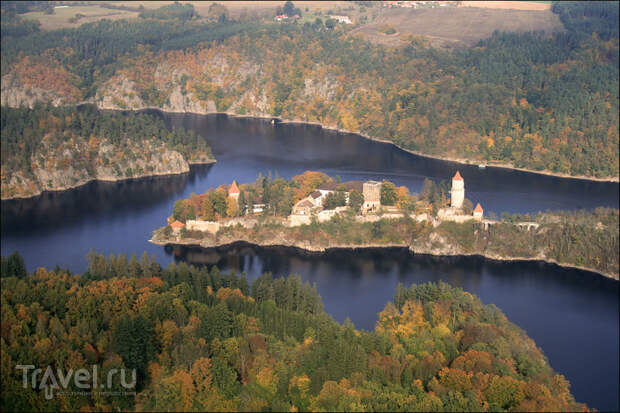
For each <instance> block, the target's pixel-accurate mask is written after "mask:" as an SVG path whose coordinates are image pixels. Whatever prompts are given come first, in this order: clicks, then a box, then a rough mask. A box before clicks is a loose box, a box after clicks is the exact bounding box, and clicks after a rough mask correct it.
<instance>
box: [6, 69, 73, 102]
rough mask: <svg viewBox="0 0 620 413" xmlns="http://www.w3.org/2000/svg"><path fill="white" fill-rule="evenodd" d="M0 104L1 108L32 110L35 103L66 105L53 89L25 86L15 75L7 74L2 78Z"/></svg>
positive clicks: (63, 99) (64, 100) (62, 97)
mask: <svg viewBox="0 0 620 413" xmlns="http://www.w3.org/2000/svg"><path fill="white" fill-rule="evenodd" d="M70 100H72V99H70ZM0 102H1V103H2V106H9V107H14V108H16V107H20V106H27V107H29V108H32V107H33V106H34V104H35V103H36V102H51V103H52V104H53V105H55V106H58V105H62V104H63V103H67V99H66V98H65V97H64V96H62V95H61V94H60V93H58V91H57V90H55V89H53V88H45V87H42V86H39V85H26V84H24V82H22V81H21V80H20V79H19V78H18V76H17V75H15V74H13V73H9V74H7V75H4V76H2V87H1V93H0Z"/></svg>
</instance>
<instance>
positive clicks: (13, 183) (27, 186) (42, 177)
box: [2, 140, 212, 199]
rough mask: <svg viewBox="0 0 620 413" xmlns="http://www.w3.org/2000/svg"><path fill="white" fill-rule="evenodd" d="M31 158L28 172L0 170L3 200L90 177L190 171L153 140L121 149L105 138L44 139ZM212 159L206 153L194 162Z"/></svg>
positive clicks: (111, 178)
mask: <svg viewBox="0 0 620 413" xmlns="http://www.w3.org/2000/svg"><path fill="white" fill-rule="evenodd" d="M30 161H31V163H30V166H31V168H30V170H29V171H28V172H24V171H19V172H13V173H10V174H9V173H7V172H5V171H4V170H3V171H2V199H9V198H25V197H31V196H35V195H39V194H40V193H41V192H42V191H59V190H65V189H70V188H75V187H78V186H80V185H84V184H85V183H87V182H89V181H92V180H102V181H118V180H122V179H130V178H139V177H145V176H153V175H172V174H181V173H186V172H189V163H188V161H187V160H186V159H185V158H184V157H183V155H182V154H181V153H179V152H178V151H175V150H171V149H169V148H167V147H166V146H165V145H164V144H163V143H159V142H156V141H154V140H144V141H142V144H141V145H131V144H129V145H128V146H127V147H126V148H122V149H121V148H118V147H115V146H113V145H111V144H110V143H108V142H106V141H104V142H102V143H100V144H98V145H97V146H96V147H93V145H92V142H91V143H88V142H86V141H79V142H76V141H74V140H70V141H68V142H65V143H63V144H62V145H60V146H58V147H52V146H51V145H47V144H46V143H45V142H43V144H42V145H41V146H40V147H39V148H37V151H36V152H35V154H34V155H33V156H32V157H31V159H30ZM211 161H212V160H211V159H209V158H208V157H207V156H206V155H205V156H202V157H199V158H198V159H197V160H196V161H195V163H207V162H211Z"/></svg>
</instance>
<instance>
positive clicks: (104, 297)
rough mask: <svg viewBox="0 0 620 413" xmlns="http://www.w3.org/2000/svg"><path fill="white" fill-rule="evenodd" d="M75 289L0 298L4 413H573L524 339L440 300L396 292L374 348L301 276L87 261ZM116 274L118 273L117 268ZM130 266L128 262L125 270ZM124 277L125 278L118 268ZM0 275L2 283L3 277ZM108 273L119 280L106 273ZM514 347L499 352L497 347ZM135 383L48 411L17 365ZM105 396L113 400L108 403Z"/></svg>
mask: <svg viewBox="0 0 620 413" xmlns="http://www.w3.org/2000/svg"><path fill="white" fill-rule="evenodd" d="M89 260H90V264H89V268H88V270H87V271H86V273H85V274H83V275H82V276H77V275H72V274H68V273H67V272H65V271H63V270H57V271H47V270H45V269H42V268H41V269H39V270H37V271H36V272H35V273H33V274H31V275H28V276H23V275H22V276H13V275H11V274H8V276H7V274H5V273H4V270H3V273H2V278H1V280H0V282H1V283H2V292H1V294H2V300H1V301H0V303H1V306H2V326H3V328H2V330H1V337H2V340H1V341H0V346H1V347H0V351H1V354H2V369H1V373H0V374H1V378H2V383H3V386H2V390H1V392H0V401H1V402H2V406H3V407H4V408H5V409H8V410H14V411H33V410H80V409H102V410H117V409H122V410H157V411H169V410H175V411H189V410H203V411H204V410H209V411H239V410H251V411H258V410H261V411H290V410H299V411H307V410H313V411H317V410H320V411H336V410H346V411H384V410H389V411H417V410H424V411H446V410H450V411H454V410H470V411H507V410H508V411H511V410H515V411H542V410H562V411H568V410H581V409H583V408H584V406H583V405H580V404H577V403H576V402H575V401H574V399H573V397H572V395H571V394H570V392H569V383H568V382H567V381H566V379H565V378H564V377H563V376H561V375H558V374H555V373H554V372H553V370H552V369H551V367H550V366H549V364H548V363H547V361H546V359H545V357H544V356H543V354H542V353H541V352H540V350H539V349H538V348H537V347H536V346H535V344H534V343H533V342H532V340H531V339H529V338H528V337H527V336H526V335H525V333H524V332H523V331H522V330H521V329H519V328H518V327H516V326H515V325H513V324H511V323H510V322H509V321H507V319H506V317H505V316H504V315H503V314H502V313H501V311H500V310H499V309H498V308H497V307H495V306H493V305H490V306H484V305H482V303H481V302H480V300H479V299H477V298H475V297H473V296H472V295H471V294H469V293H466V292H464V291H463V290H461V289H458V288H454V287H451V286H449V285H447V284H443V283H440V284H424V285H412V286H411V288H408V289H407V288H405V287H403V286H402V285H399V286H398V288H397V291H396V295H395V297H394V303H395V304H392V303H388V304H387V305H386V307H385V309H384V310H383V311H382V312H381V313H379V321H378V323H377V327H376V330H375V331H373V332H367V331H360V330H357V329H355V327H354V325H353V324H352V323H351V322H350V321H348V320H347V321H345V322H344V323H343V324H338V323H336V322H335V321H334V320H333V319H332V318H331V317H330V316H328V315H327V314H326V313H325V312H324V311H323V309H322V304H321V299H320V297H319V296H318V294H317V293H316V290H315V289H314V287H310V286H309V285H308V284H307V283H306V284H304V283H302V281H301V279H300V277H299V276H289V277H287V278H278V279H274V278H273V277H271V275H269V274H266V275H263V276H262V277H259V278H258V279H257V280H255V281H253V282H252V283H251V284H250V285H248V282H247V280H246V279H245V277H244V276H243V275H242V276H241V277H239V276H237V275H235V274H232V273H229V274H221V273H220V272H219V271H218V269H217V267H213V268H211V270H208V269H207V268H206V267H201V268H197V267H194V266H188V265H186V264H185V263H180V264H174V263H173V264H170V266H169V267H168V268H164V269H162V268H161V267H160V266H159V265H157V263H156V262H154V261H153V260H149V259H148V257H146V258H144V257H143V259H142V260H140V261H141V262H140V263H137V264H135V271H136V272H135V273H134V274H131V275H130V272H131V270H130V269H129V268H127V269H125V270H123V269H120V267H118V262H119V257H118V256H117V257H110V258H107V259H106V258H104V257H103V256H101V255H98V254H95V253H91V254H90V257H89ZM120 261H121V262H126V258H125V259H123V257H121V259H120ZM136 262H137V260H136ZM127 265H128V266H131V264H127ZM3 268H4V267H3ZM114 268H116V269H114ZM508 344H509V345H508ZM18 364H20V365H28V364H32V365H35V366H39V367H42V368H44V369H45V368H47V366H51V367H52V368H53V369H54V371H56V369H59V370H60V371H63V372H64V371H66V370H68V369H69V368H71V369H74V371H75V370H77V369H79V368H89V371H91V369H90V366H92V365H93V364H95V365H98V366H99V369H98V374H99V376H98V380H97V382H98V383H106V385H107V381H106V378H107V377H108V376H107V374H108V372H109V371H110V370H111V369H113V368H116V369H123V368H129V369H136V370H137V381H136V387H135V390H136V392H137V395H136V396H132V395H131V394H129V395H123V394H122V393H121V395H120V396H119V395H115V394H113V393H109V392H114V391H120V392H122V391H125V390H126V389H125V388H123V387H122V385H121V383H120V378H119V375H118V374H117V375H116V377H114V378H113V379H112V381H111V384H112V386H111V387H106V390H108V391H109V392H88V391H86V392H85V391H80V389H78V388H77V387H75V384H74V381H73V380H70V381H69V386H68V388H66V389H65V388H62V389H60V390H62V392H61V393H57V394H55V397H53V398H52V399H50V400H46V398H45V396H44V394H43V393H44V392H43V390H42V389H41V388H39V387H35V388H31V387H30V386H27V388H24V387H23V386H22V373H21V371H19V370H18V369H16V365H18ZM111 394H112V395H111Z"/></svg>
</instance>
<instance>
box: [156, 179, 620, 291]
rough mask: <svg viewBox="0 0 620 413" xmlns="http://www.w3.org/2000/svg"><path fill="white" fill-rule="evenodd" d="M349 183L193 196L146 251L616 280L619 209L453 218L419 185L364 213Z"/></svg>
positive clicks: (260, 183)
mask: <svg viewBox="0 0 620 413" xmlns="http://www.w3.org/2000/svg"><path fill="white" fill-rule="evenodd" d="M354 183H355V181H352V182H351V183H342V184H340V185H341V187H339V183H338V182H337V181H335V180H334V179H332V178H330V177H329V176H327V175H325V174H323V173H320V172H313V171H307V172H305V173H303V174H301V175H297V176H295V177H293V178H292V179H291V180H290V181H287V180H285V179H282V178H277V177H276V178H273V177H270V176H259V177H258V178H257V180H256V182H252V183H249V184H241V185H238V186H237V184H236V183H234V184H232V185H230V186H225V185H223V186H221V187H219V188H216V189H210V190H208V191H206V192H205V193H203V194H192V195H191V197H190V198H189V199H184V200H179V201H177V202H176V203H175V206H174V210H173V211H171V216H170V218H169V219H168V225H165V226H164V227H161V228H159V229H156V230H155V231H154V232H153V237H152V239H151V242H153V243H155V244H159V245H168V244H170V245H188V246H200V247H203V248H212V247H219V246H224V245H229V244H232V243H236V242H240V241H241V242H248V243H252V244H256V245H260V246H287V247H296V248H300V249H304V250H307V251H315V252H322V251H325V250H327V249H330V248H368V247H405V248H408V249H409V250H411V251H412V252H413V253H415V254H431V255H481V256H484V257H487V258H491V259H496V260H509V261H510V260H540V261H546V262H551V263H555V264H559V265H563V266H568V267H576V268H581V269H586V270H589V271H594V272H597V273H600V274H602V275H604V276H606V277H609V278H613V279H616V280H618V278H619V269H620V263H619V255H620V240H619V235H618V227H619V225H620V221H619V211H618V210H617V209H606V208H597V209H595V210H593V211H575V212H562V211H554V212H546V213H538V214H534V215H528V214H514V215H511V214H508V213H504V214H502V216H501V217H497V216H495V214H493V213H491V214H487V215H486V216H484V217H483V215H482V214H483V212H482V208H480V210H479V211H480V212H479V215H478V216H476V214H475V210H474V211H472V210H473V203H472V202H471V201H470V200H468V199H465V201H464V203H463V207H462V208H460V210H459V211H456V210H455V209H454V208H451V207H448V205H449V202H448V200H447V199H448V194H449V192H448V186H447V185H446V184H445V182H438V183H436V182H433V181H430V180H427V181H426V182H425V184H424V187H423V188H422V191H421V193H420V194H415V193H414V194H410V193H409V191H408V190H407V188H406V187H396V186H395V185H394V184H393V183H391V182H389V181H383V182H382V183H381V193H380V198H379V203H378V205H380V206H379V207H378V208H373V209H372V210H367V209H365V205H366V204H367V203H368V201H369V199H365V195H366V194H364V193H361V192H360V191H357V190H355V189H353V190H351V191H349V192H347V188H346V187H347V186H349V188H350V187H352V186H353V185H354ZM377 184H378V183H377ZM358 186H360V187H361V186H362V183H361V182H360V183H359V184H358ZM233 187H236V188H237V190H238V191H239V192H238V194H237V195H235V192H232V191H231V188H233ZM324 188H331V190H330V191H329V192H330V193H327V192H328V191H325V190H324ZM321 191H323V192H324V193H323V194H321ZM313 198H316V205H312V199H313ZM478 207H480V205H477V207H476V210H478ZM472 212H474V214H473V215H472Z"/></svg>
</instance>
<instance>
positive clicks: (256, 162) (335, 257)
mask: <svg viewBox="0 0 620 413" xmlns="http://www.w3.org/2000/svg"><path fill="white" fill-rule="evenodd" d="M154 113H158V114H159V112H154ZM160 115H161V116H163V117H164V119H165V120H166V122H167V124H168V126H171V127H176V126H184V127H186V128H191V129H193V130H195V131H196V132H197V133H200V134H201V135H202V136H204V137H205V138H206V139H207V141H208V143H209V144H210V145H211V147H212V149H213V153H214V155H215V157H216V158H217V161H218V162H217V163H216V164H214V165H209V166H196V167H192V170H191V172H190V174H187V175H182V176H173V177H155V178H146V179H140V180H132V181H125V182H119V183H103V182H93V183H90V184H88V185H86V186H84V187H81V188H78V189H75V190H71V191H66V192H59V193H45V194H43V195H42V196H40V197H38V198H33V199H28V200H19V201H4V202H2V214H1V215H2V236H1V241H2V243H1V252H2V254H3V255H8V254H10V253H11V252H12V251H14V250H18V251H19V252H20V254H22V256H23V257H24V258H25V260H26V263H27V266H28V269H29V270H30V271H32V270H34V269H35V268H36V267H39V266H45V267H48V268H51V267H54V266H55V265H56V264H58V265H60V266H61V267H64V268H69V269H71V270H73V271H77V272H81V271H83V270H84V269H85V267H86V260H85V258H84V256H85V254H86V253H87V252H88V250H89V249H91V248H92V249H94V250H95V251H98V252H102V253H105V254H106V255H107V254H109V253H119V252H124V253H128V254H131V253H132V252H136V253H137V254H138V256H139V255H140V254H141V253H142V252H143V251H147V252H148V253H149V254H150V255H151V254H152V255H155V256H156V258H157V259H158V261H159V262H160V263H161V264H162V265H167V264H168V263H169V262H171V261H172V260H175V259H176V260H178V259H186V260H188V261H190V262H195V263H210V264H217V265H219V266H220V267H222V268H223V269H227V268H232V269H235V270H237V271H246V272H247V273H248V278H250V279H253V278H255V277H256V276H257V275H259V274H260V273H262V272H263V271H272V272H273V273H274V274H275V275H276V276H280V275H286V274H289V273H298V274H300V275H301V276H302V277H303V278H304V279H306V280H308V281H310V282H316V284H317V288H318V290H319V292H320V293H321V295H322V296H323V301H324V303H325V308H326V311H328V312H329V313H330V314H331V315H332V316H333V317H334V318H335V319H336V320H338V321H343V320H344V318H346V317H349V318H350V319H351V320H352V321H353V322H354V323H355V324H356V326H358V327H359V328H365V329H371V328H373V326H374V323H375V321H376V314H377V312H378V311H380V310H381V309H382V308H383V306H384V305H385V302H386V301H387V300H390V299H392V297H393V293H394V290H395V288H396V284H397V283H398V282H399V281H401V282H403V283H404V284H407V285H408V284H411V283H413V282H424V281H428V280H433V281H436V280H444V281H446V282H449V283H451V284H453V285H458V286H461V287H462V288H464V289H465V290H467V291H470V292H472V293H474V294H476V295H478V296H479V297H480V298H481V299H482V301H483V302H484V303H487V304H488V303H493V304H496V305H497V306H498V307H500V308H501V309H502V310H503V311H504V313H505V314H506V315H507V316H508V318H509V319H510V320H511V321H512V322H514V323H516V324H518V325H519V326H520V327H521V328H523V329H524V330H525V331H526V332H527V333H528V335H529V336H530V337H532V338H533V339H534V340H535V341H536V343H537V344H538V345H539V346H540V347H541V348H542V350H543V351H544V353H545V355H546V356H547V357H548V358H549V361H550V363H551V366H552V367H553V368H554V369H555V370H556V371H558V372H560V373H562V374H564V375H565V376H566V377H567V378H568V379H569V381H570V382H571V383H572V385H573V387H572V391H573V394H575V396H576V398H577V400H578V401H581V402H585V403H587V404H588V405H589V406H590V407H594V408H597V409H600V410H617V409H618V386H619V384H618V374H619V370H618V283H617V282H616V281H612V280H607V279H604V278H603V277H601V276H599V275H597V274H593V273H589V272H585V271H578V270H570V269H563V268H560V267H557V266H554V265H548V264H541V263H496V262H492V261H488V260H484V259H481V258H430V257H423V256H422V257H420V256H412V255H410V254H409V253H406V252H404V251H402V250H390V251H366V252H356V253H355V254H353V253H351V252H334V253H329V254H326V255H308V254H303V253H299V252H296V251H293V250H288V249H262V248H248V247H245V248H231V249H228V250H226V251H223V252H221V251H220V252H217V251H215V250H212V251H196V250H192V249H179V250H172V249H170V248H168V249H165V248H162V247H158V246H155V245H152V244H150V243H148V242H147V239H149V238H150V235H151V231H152V230H153V229H154V228H156V227H159V226H163V225H164V224H165V220H166V217H167V216H168V215H169V214H170V213H171V211H172V206H173V204H174V202H175V201H176V200H177V199H180V198H185V197H187V196H189V194H190V193H192V192H195V193H200V192H204V191H205V190H206V189H208V188H211V187H216V186H218V185H221V184H229V183H230V182H232V180H233V179H236V180H237V182H248V181H253V180H255V179H256V176H257V174H258V173H259V172H260V173H263V174H269V173H272V174H273V175H274V176H275V175H276V174H277V175H278V176H281V177H284V178H290V177H292V176H294V175H295V174H298V173H301V172H303V171H305V170H320V171H324V172H326V173H328V174H330V175H334V176H335V175H339V176H340V177H341V178H342V179H343V180H349V179H389V180H391V181H393V182H395V183H396V184H397V185H405V186H407V187H408V188H409V189H410V190H411V191H412V192H419V191H420V189H421V187H422V184H423V181H424V179H425V178H431V179H435V180H441V179H444V180H449V178H450V177H451V176H452V175H453V174H454V173H455V171H456V170H457V169H458V170H459V171H460V172H461V175H462V176H463V177H464V179H465V189H466V197H467V198H469V199H471V200H472V201H473V202H474V203H476V202H480V203H481V204H482V206H483V207H484V208H485V213H490V212H493V213H496V214H500V213H501V212H503V211H508V212H513V213H514V212H519V213H535V212H537V211H545V210H547V209H551V210H555V209H579V208H595V207H598V206H608V207H614V208H617V207H618V194H619V191H618V188H619V185H618V184H617V183H608V182H607V183H606V182H592V181H586V180H579V179H565V178H556V177H552V176H546V175H539V174H531V173H527V172H520V171H511V170H506V169H501V168H493V167H487V168H486V169H479V168H478V167H476V166H468V165H459V164H456V163H453V162H447V161H439V160H433V159H429V158H424V157H420V156H416V155H412V154H409V153H407V152H405V151H402V150H399V149H397V148H395V147H394V146H393V145H390V144H384V143H379V142H373V141H370V140H367V139H364V138H362V137H359V136H357V135H354V134H342V133H337V132H333V131H328V130H324V129H321V128H320V127H318V126H313V125H298V124H276V125H272V124H271V123H270V122H269V121H268V120H261V119H244V118H243V119H241V118H229V117H226V116H223V115H208V116H201V115H190V114H160Z"/></svg>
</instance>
